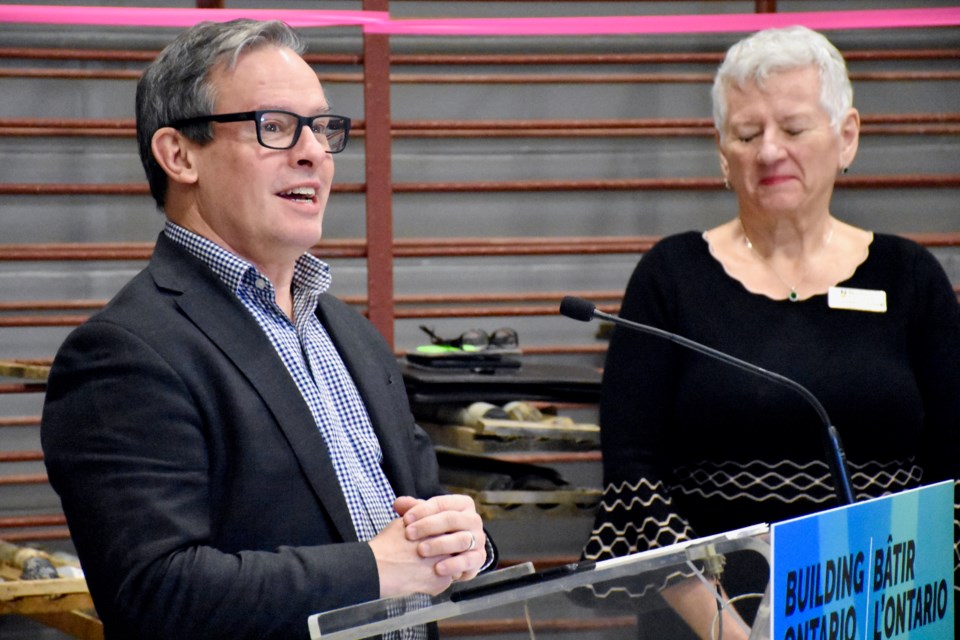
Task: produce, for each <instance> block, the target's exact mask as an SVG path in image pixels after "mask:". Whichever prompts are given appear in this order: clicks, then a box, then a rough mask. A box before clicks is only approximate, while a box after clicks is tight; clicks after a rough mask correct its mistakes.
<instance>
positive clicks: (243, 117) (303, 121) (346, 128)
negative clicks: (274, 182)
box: [167, 109, 350, 153]
mask: <svg viewBox="0 0 960 640" xmlns="http://www.w3.org/2000/svg"><path fill="white" fill-rule="evenodd" d="M265 113H284V114H286V115H289V116H293V117H294V118H296V119H297V127H296V129H294V132H293V140H291V142H290V144H288V145H287V146H285V147H276V146H273V145H269V144H267V143H265V142H264V141H263V136H262V135H261V133H260V118H261V116H263V114H265ZM317 118H328V119H329V120H330V122H328V123H327V128H328V129H329V128H330V126H329V125H330V124H331V123H334V122H337V123H340V125H341V128H336V127H334V128H333V130H335V131H338V132H339V131H341V130H342V131H343V144H341V145H340V148H338V149H334V148H333V147H332V146H331V147H330V148H329V149H328V150H327V152H328V153H340V152H341V151H343V150H344V149H346V148H347V140H348V139H349V138H350V118H348V117H347V116H338V115H334V114H332V113H321V114H319V115H315V116H302V115H300V114H299V113H294V112H292V111H284V110H283V109H257V110H256V111H238V112H237V113H217V114H211V115H205V116H194V117H192V118H181V119H179V120H174V121H173V122H170V123H169V124H168V125H167V126H168V127H173V128H174V129H180V128H182V127H187V126H190V125H192V124H204V123H207V122H221V123H222V122H247V121H250V120H252V121H253V123H254V124H255V125H256V127H257V142H259V143H260V146H262V147H266V148H267V149H275V150H278V151H283V150H285V149H292V148H293V147H294V146H295V145H296V144H297V142H299V141H300V133H301V132H302V131H303V128H304V127H310V128H311V129H313V123H314V121H315V120H316V119H317ZM325 137H326V138H327V141H328V142H330V137H329V136H325Z"/></svg>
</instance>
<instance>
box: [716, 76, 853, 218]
mask: <svg viewBox="0 0 960 640" xmlns="http://www.w3.org/2000/svg"><path fill="white" fill-rule="evenodd" d="M859 124H860V121H859V116H858V115H857V112H856V111H855V110H853V109H851V110H850V112H849V113H847V114H846V115H845V117H844V119H843V121H842V123H841V128H840V132H839V133H838V132H837V131H836V129H835V128H834V127H833V126H832V125H831V124H830V117H829V115H828V114H827V112H826V111H825V110H824V108H823V107H822V106H821V104H820V77H819V74H818V72H817V69H816V68H815V67H812V66H810V67H799V68H796V69H791V70H788V71H782V72H778V73H774V74H771V75H770V76H768V77H767V79H766V81H765V82H764V85H763V87H762V88H761V87H758V86H757V85H756V83H754V82H752V81H750V82H748V83H747V84H746V85H745V86H744V87H735V86H731V87H729V88H728V90H727V114H726V120H725V122H724V123H723V132H722V134H723V135H722V136H721V139H720V163H721V167H722V169H723V172H724V175H725V176H726V178H727V180H728V181H729V182H730V185H731V187H732V188H733V190H734V191H735V192H736V193H737V198H738V199H739V201H740V209H741V213H742V212H743V211H744V210H751V211H757V212H761V213H800V214H803V213H814V214H816V213H823V212H827V211H829V206H830V196H831V194H832V192H833V184H834V180H835V179H836V175H837V173H838V172H839V171H840V170H841V169H842V168H843V167H846V166H847V165H848V164H849V163H850V162H851V161H852V160H853V156H854V154H855V153H856V147H857V139H858V136H859V128H860V127H859Z"/></svg>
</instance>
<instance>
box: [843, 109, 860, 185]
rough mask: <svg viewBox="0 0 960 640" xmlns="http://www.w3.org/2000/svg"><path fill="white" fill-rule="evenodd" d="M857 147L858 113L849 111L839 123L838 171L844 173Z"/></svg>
mask: <svg viewBox="0 0 960 640" xmlns="http://www.w3.org/2000/svg"><path fill="white" fill-rule="evenodd" d="M859 146H860V112H858V111H857V110H856V109H850V110H849V111H847V115H845V116H844V117H843V121H842V122H841V123H840V158H839V160H840V166H839V167H838V169H839V170H840V171H844V170H845V169H846V168H847V167H849V166H850V165H851V164H853V159H854V158H855V157H856V156H857V149H858V148H859Z"/></svg>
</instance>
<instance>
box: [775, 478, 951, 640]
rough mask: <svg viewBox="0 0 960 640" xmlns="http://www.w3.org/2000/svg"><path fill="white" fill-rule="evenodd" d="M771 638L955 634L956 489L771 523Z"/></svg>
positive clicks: (937, 488) (854, 639)
mask: <svg viewBox="0 0 960 640" xmlns="http://www.w3.org/2000/svg"><path fill="white" fill-rule="evenodd" d="M771 544H772V547H773V562H772V566H771V588H772V593H773V598H772V603H773V616H772V625H773V628H772V630H771V638H773V640H890V639H893V638H897V639H906V638H909V639H910V640H944V639H945V638H952V637H953V617H954V611H953V482H950V481H947V482H942V483H939V484H935V485H931V486H928V487H921V488H919V489H914V490H911V491H904V492H902V493H898V494H895V495H891V496H886V497H883V498H877V499H875V500H868V501H865V502H859V503H856V504H853V505H849V506H845V507H839V508H836V509H831V510H829V511H824V512H822V513H817V514H813V515H810V516H805V517H803V518H797V519H794V520H787V521H784V522H780V523H777V524H774V525H772V527H771Z"/></svg>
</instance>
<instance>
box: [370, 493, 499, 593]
mask: <svg viewBox="0 0 960 640" xmlns="http://www.w3.org/2000/svg"><path fill="white" fill-rule="evenodd" d="M393 508H394V509H395V510H396V512H397V514H398V515H399V516H400V517H399V518H397V519H395V520H394V521H393V522H391V523H390V524H389V525H387V527H386V528H385V529H384V530H383V531H381V532H380V534H379V535H377V537H375V538H374V539H373V540H371V541H370V548H371V549H372V550H373V555H374V557H375V558H376V561H377V570H378V571H379V572H380V597H381V598H388V597H395V596H403V595H409V594H411V593H427V594H430V595H436V594H438V593H440V592H441V591H443V590H445V589H446V588H447V587H449V586H450V584H451V583H453V582H455V581H458V580H469V579H471V578H473V577H474V576H476V575H477V573H478V572H479V571H480V568H481V567H482V566H483V563H484V560H486V557H487V553H486V537H485V535H484V532H483V520H482V519H481V518H480V514H478V513H477V510H476V506H475V505H474V503H473V499H471V498H470V497H469V496H464V495H443V496H436V497H434V498H430V499H429V500H419V499H417V498H411V497H409V496H402V497H399V498H397V500H396V502H394V503H393Z"/></svg>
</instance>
